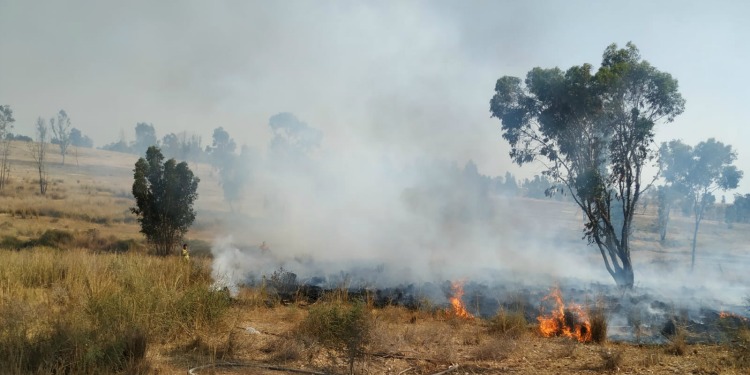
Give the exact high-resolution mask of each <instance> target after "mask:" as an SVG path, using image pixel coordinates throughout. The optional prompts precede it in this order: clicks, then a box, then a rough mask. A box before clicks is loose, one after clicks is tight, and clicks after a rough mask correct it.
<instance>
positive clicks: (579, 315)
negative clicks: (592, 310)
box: [536, 288, 591, 342]
mask: <svg viewBox="0 0 750 375" xmlns="http://www.w3.org/2000/svg"><path fill="white" fill-rule="evenodd" d="M548 300H554V305H555V306H554V308H553V309H552V311H551V312H550V314H549V315H544V314H542V315H541V316H539V317H537V318H536V319H537V320H538V321H539V332H540V333H541V334H542V336H544V337H553V336H564V337H570V338H574V339H576V340H578V341H579V342H589V341H591V323H590V322H589V317H588V315H587V314H586V313H585V312H584V311H583V309H582V308H581V307H580V306H578V305H576V304H570V306H568V307H567V308H566V307H565V303H564V302H563V299H562V294H561V293H560V289H559V288H554V289H552V291H551V292H550V294H548V295H547V296H545V297H544V298H543V299H542V301H548Z"/></svg>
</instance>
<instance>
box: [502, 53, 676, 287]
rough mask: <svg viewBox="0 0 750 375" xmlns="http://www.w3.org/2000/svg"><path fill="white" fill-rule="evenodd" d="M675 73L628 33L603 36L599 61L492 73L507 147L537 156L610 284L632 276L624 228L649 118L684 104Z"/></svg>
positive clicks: (672, 113) (648, 156)
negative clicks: (581, 219) (579, 214)
mask: <svg viewBox="0 0 750 375" xmlns="http://www.w3.org/2000/svg"><path fill="white" fill-rule="evenodd" d="M684 106H685V100H684V99H683V98H682V96H681V95H680V93H679V91H678V84H677V80H675V79H674V78H672V76H671V75H670V74H668V73H665V72H661V71H659V70H658V69H656V68H655V67H653V66H652V65H651V64H649V63H648V62H647V61H645V60H643V59H642V58H641V56H640V52H639V51H638V49H637V48H636V46H635V45H633V44H632V43H628V44H627V45H626V46H625V48H622V49H619V48H618V47H617V45H616V44H612V45H610V46H608V47H607V48H606V49H605V51H604V54H603V56H602V63H601V66H600V67H599V69H598V70H597V71H593V67H592V65H590V64H583V65H580V66H573V67H571V68H569V69H568V70H566V71H562V70H561V69H559V68H551V69H543V68H538V67H537V68H533V69H532V70H531V71H529V72H528V74H527V75H526V79H525V81H522V80H521V79H520V78H517V77H510V76H505V77H501V78H500V79H498V80H497V83H496V85H495V95H494V96H493V98H492V99H491V100H490V112H491V113H492V117H496V118H498V119H499V120H500V121H501V124H502V131H503V135H502V136H503V138H504V139H505V140H507V141H508V142H509V143H510V146H511V151H510V157H511V159H512V160H513V161H515V162H516V163H518V164H519V165H523V164H526V163H531V162H534V161H538V162H541V163H542V164H543V165H544V166H545V170H544V172H543V174H544V175H546V176H549V177H551V178H552V180H553V181H554V182H558V183H562V184H563V185H565V186H566V187H567V188H568V190H569V191H570V192H571V195H572V198H573V200H574V201H575V202H576V203H577V204H578V206H579V207H580V208H581V209H582V210H583V212H584V214H585V216H586V223H585V227H584V236H585V237H586V238H587V239H588V240H589V242H590V243H594V244H596V245H597V247H598V249H599V251H600V252H601V255H602V258H603V260H604V264H605V267H606V268H607V271H608V272H609V273H610V275H611V276H612V277H613V278H614V279H615V281H616V282H617V284H618V285H622V286H627V287H630V286H632V285H633V282H634V280H633V279H634V278H633V270H632V262H631V258H630V243H629V236H630V233H631V223H632V220H633V215H634V213H635V208H636V203H637V202H638V199H639V198H640V195H641V192H642V191H643V189H644V186H643V185H642V182H641V177H642V176H641V175H642V172H643V167H644V166H645V165H646V164H647V163H649V162H651V161H652V160H653V159H654V158H655V151H654V150H653V143H654V139H653V137H654V126H655V125H656V124H657V123H659V122H671V121H673V120H674V118H675V117H676V116H677V115H679V114H680V113H682V112H683V110H684Z"/></svg>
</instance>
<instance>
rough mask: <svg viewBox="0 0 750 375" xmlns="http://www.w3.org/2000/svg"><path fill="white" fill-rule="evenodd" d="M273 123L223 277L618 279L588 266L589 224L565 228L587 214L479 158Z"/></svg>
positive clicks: (241, 206) (287, 119) (224, 249)
mask: <svg viewBox="0 0 750 375" xmlns="http://www.w3.org/2000/svg"><path fill="white" fill-rule="evenodd" d="M269 126H270V127H271V128H273V130H274V132H273V136H272V137H271V139H270V140H269V142H270V143H271V146H270V147H269V148H268V152H267V153H266V154H265V156H264V157H262V158H255V159H253V160H255V162H254V165H252V166H249V167H248V168H247V169H248V170H250V171H252V172H251V173H252V176H253V177H252V179H251V181H250V182H249V183H248V185H247V186H246V187H245V188H244V194H243V197H242V200H241V202H239V203H238V204H236V205H235V206H236V207H235V213H233V214H232V216H231V217H229V218H227V219H226V220H225V222H224V225H225V227H226V232H227V234H228V235H230V236H231V237H223V236H222V237H219V239H217V241H216V242H215V243H214V245H213V247H212V251H213V255H214V273H215V276H216V277H217V279H222V280H229V281H230V284H236V283H242V282H247V281H252V280H258V278H259V277H261V276H262V275H268V274H270V273H271V272H273V271H274V270H276V269H278V268H280V267H283V268H284V269H287V270H290V271H292V272H295V273H296V274H297V275H298V276H299V277H300V278H301V279H307V280H309V279H312V278H321V277H323V278H326V277H329V276H330V275H340V274H341V273H342V272H343V273H346V274H349V275H350V276H351V277H352V278H354V279H356V281H357V282H358V283H360V284H362V285H369V286H376V287H388V286H393V285H398V284H409V283H425V282H441V281H444V280H449V279H458V278H465V279H471V280H473V281H481V280H484V281H487V282H491V281H493V280H495V279H497V278H498V277H501V276H502V277H503V278H508V279H523V280H524V281H527V282H532V281H533V280H542V279H545V280H548V281H547V282H551V279H550V278H551V277H552V278H554V277H580V278H585V279H587V280H600V281H605V280H606V278H607V277H608V276H607V275H606V274H605V273H603V272H602V267H600V266H599V265H597V267H590V266H589V262H590V260H589V258H590V257H589V256H588V254H589V253H587V252H588V251H590V250H591V249H587V248H586V247H585V246H583V243H581V241H580V228H578V227H575V226H571V227H567V228H559V220H561V219H562V220H563V221H570V219H571V218H573V220H574V221H577V222H580V215H578V214H577V213H576V212H575V210H574V209H573V207H572V205H570V204H569V203H565V202H553V201H551V202H538V201H534V200H528V199H519V198H507V197H504V196H502V195H500V194H498V193H497V192H496V191H495V190H494V188H493V186H492V180H491V179H490V177H488V176H485V175H482V174H481V173H480V172H479V170H478V169H477V166H476V164H474V163H473V162H468V163H467V164H466V165H465V166H458V165H456V164H455V163H453V162H448V161H445V160H439V159H435V158H431V157H427V156H424V155H422V156H421V157H418V156H412V155H418V154H419V153H418V152H408V153H404V154H399V153H396V152H395V151H394V150H392V149H389V148H387V147H380V146H378V145H377V144H373V143H371V142H365V141H360V142H358V143H357V144H350V145H349V147H346V148H339V149H330V148H327V147H326V142H325V134H323V133H322V132H321V131H320V130H318V129H317V128H316V127H314V126H313V125H308V124H306V123H305V122H304V121H302V120H300V119H298V118H296V117H295V116H294V115H293V114H290V113H284V114H279V115H275V116H273V117H271V119H270V121H269ZM280 129H283V131H281V130H280ZM248 162H250V161H248ZM220 168H221V167H220ZM204 183H205V182H204ZM550 209H551V210H552V211H551V210H550ZM261 244H264V245H263V247H264V248H266V250H263V249H261ZM592 275H593V279H592Z"/></svg>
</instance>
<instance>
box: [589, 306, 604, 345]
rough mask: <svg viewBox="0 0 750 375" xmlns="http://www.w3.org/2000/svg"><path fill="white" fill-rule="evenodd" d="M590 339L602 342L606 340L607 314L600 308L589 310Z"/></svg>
mask: <svg viewBox="0 0 750 375" xmlns="http://www.w3.org/2000/svg"><path fill="white" fill-rule="evenodd" d="M590 316H591V318H590V321H591V341H593V342H595V343H598V344H603V343H604V342H606V341H607V316H606V315H605V314H604V310H602V309H601V308H595V309H594V310H592V311H591V314H590Z"/></svg>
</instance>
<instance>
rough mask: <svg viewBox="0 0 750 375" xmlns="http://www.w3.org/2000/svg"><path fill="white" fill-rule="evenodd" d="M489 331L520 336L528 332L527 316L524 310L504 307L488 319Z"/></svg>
mask: <svg viewBox="0 0 750 375" xmlns="http://www.w3.org/2000/svg"><path fill="white" fill-rule="evenodd" d="M488 324H489V332H490V333H492V334H501V335H507V336H510V337H519V336H521V335H522V334H523V333H524V332H526V330H527V329H526V326H527V323H526V318H525V317H524V314H523V311H508V310H506V309H504V308H501V309H500V310H498V312H497V314H495V316H493V317H492V318H490V320H489V321H488Z"/></svg>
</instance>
